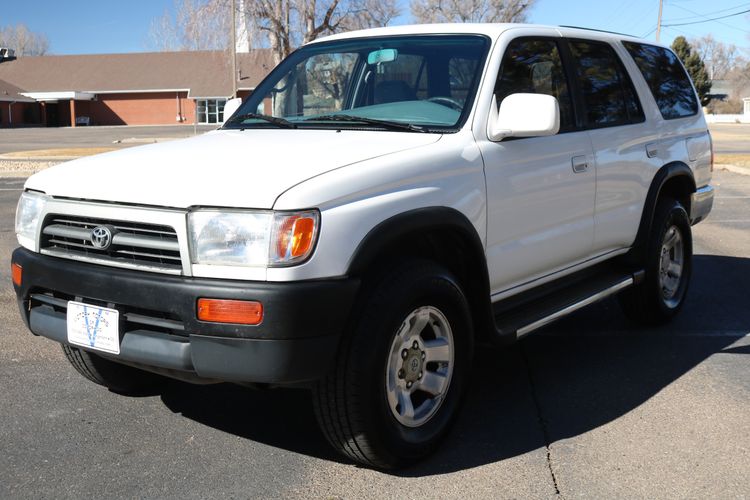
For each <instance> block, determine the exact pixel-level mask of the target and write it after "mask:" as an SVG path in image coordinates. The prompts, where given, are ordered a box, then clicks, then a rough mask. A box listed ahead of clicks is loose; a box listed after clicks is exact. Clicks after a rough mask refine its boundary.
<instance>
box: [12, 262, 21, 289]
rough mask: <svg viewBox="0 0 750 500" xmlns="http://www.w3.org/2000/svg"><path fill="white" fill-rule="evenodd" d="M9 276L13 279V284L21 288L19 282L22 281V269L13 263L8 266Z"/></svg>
mask: <svg viewBox="0 0 750 500" xmlns="http://www.w3.org/2000/svg"><path fill="white" fill-rule="evenodd" d="M10 275H11V278H12V279H13V284H14V285H16V286H21V280H22V279H23V268H22V267H21V266H19V265H18V264H16V263H15V262H14V263H13V264H11V265H10Z"/></svg>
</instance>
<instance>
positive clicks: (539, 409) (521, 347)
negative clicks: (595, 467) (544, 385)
mask: <svg viewBox="0 0 750 500" xmlns="http://www.w3.org/2000/svg"><path fill="white" fill-rule="evenodd" d="M518 344H519V351H520V353H521V359H522V360H523V364H524V366H525V367H526V375H527V376H528V379H529V386H530V387H531V399H533V400H534V407H535V408H536V417H537V420H538V421H539V427H540V428H541V429H542V435H543V436H544V448H545V451H546V452H547V469H548V470H549V475H550V478H551V479H552V486H553V487H554V488H555V495H559V496H560V497H561V498H562V493H560V487H559V485H558V484H557V476H556V475H555V470H554V469H553V468H552V449H551V448H550V446H551V445H552V439H551V438H550V433H549V429H548V428H547V420H546V419H545V418H544V415H543V414H542V405H541V403H540V402H539V395H538V394H537V390H536V382H535V380H534V374H533V372H532V370H531V363H530V362H529V358H528V355H527V354H526V349H524V342H519V343H518Z"/></svg>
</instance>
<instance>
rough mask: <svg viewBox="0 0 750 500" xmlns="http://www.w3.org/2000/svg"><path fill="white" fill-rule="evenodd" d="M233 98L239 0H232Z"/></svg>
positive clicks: (235, 90)
mask: <svg viewBox="0 0 750 500" xmlns="http://www.w3.org/2000/svg"><path fill="white" fill-rule="evenodd" d="M231 7H232V99H234V98H235V97H237V2H236V0H232V3H231Z"/></svg>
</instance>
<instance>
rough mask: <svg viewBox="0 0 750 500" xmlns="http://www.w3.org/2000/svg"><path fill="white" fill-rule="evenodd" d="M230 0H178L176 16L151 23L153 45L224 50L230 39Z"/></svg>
mask: <svg viewBox="0 0 750 500" xmlns="http://www.w3.org/2000/svg"><path fill="white" fill-rule="evenodd" d="M230 6H231V1H228V0H175V4H174V15H172V14H170V13H169V12H164V15H162V16H161V17H159V18H156V19H154V20H153V21H152V22H151V30H150V33H149V36H150V39H151V45H152V46H154V47H155V48H156V49H158V50H224V49H227V48H229V44H230V40H231V28H230V25H231V17H232V16H231V10H229V9H230V8H231V7H230Z"/></svg>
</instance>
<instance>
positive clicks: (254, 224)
mask: <svg viewBox="0 0 750 500" xmlns="http://www.w3.org/2000/svg"><path fill="white" fill-rule="evenodd" d="M188 226H189V231H190V259H191V261H192V262H193V264H210V265H224V266H250V267H252V266H289V265H293V264H297V263H299V262H301V261H303V260H305V259H306V258H307V257H308V256H309V255H310V253H312V250H313V248H314V246H315V240H316V238H317V235H318V228H319V226H320V215H319V214H318V212H317V211H315V210H307V211H304V212H294V213H288V212H270V211H268V212H261V211H258V212H244V211H243V212H240V211H237V212H230V211H223V212H222V211H217V210H199V211H195V212H191V213H190V214H189V216H188Z"/></svg>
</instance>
